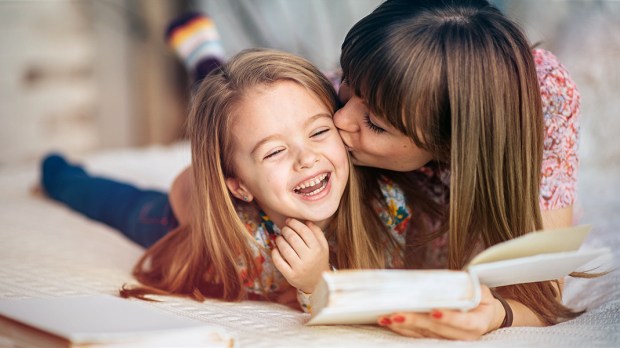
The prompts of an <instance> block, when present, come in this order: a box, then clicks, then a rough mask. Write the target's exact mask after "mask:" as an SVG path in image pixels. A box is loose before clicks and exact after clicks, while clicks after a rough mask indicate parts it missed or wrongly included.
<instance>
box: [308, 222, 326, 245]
mask: <svg viewBox="0 0 620 348" xmlns="http://www.w3.org/2000/svg"><path fill="white" fill-rule="evenodd" d="M306 226H308V228H309V229H310V231H312V233H313V234H314V238H315V239H316V240H317V241H318V243H319V245H320V246H321V247H322V248H324V249H329V243H327V238H325V233H323V230H322V229H321V228H320V227H319V226H317V225H315V224H314V223H312V222H311V221H308V222H307V223H306Z"/></svg>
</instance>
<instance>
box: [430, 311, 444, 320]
mask: <svg viewBox="0 0 620 348" xmlns="http://www.w3.org/2000/svg"><path fill="white" fill-rule="evenodd" d="M431 316H432V317H433V318H435V319H441V317H443V313H441V312H440V311H432V312H431Z"/></svg>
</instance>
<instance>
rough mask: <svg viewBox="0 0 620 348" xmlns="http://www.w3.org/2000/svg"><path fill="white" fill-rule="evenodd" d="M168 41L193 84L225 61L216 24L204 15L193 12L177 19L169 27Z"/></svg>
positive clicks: (167, 32)
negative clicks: (190, 76)
mask: <svg viewBox="0 0 620 348" xmlns="http://www.w3.org/2000/svg"><path fill="white" fill-rule="evenodd" d="M165 40H166V42H167V43H168V45H169V46H170V47H172V48H173V49H174V51H175V52H176V54H177V56H178V57H179V58H181V60H182V61H183V63H184V65H185V67H186V69H187V71H188V73H190V74H191V75H192V78H193V82H194V83H199V82H200V81H201V80H202V79H203V78H204V77H205V76H206V75H207V74H208V73H209V72H211V71H212V70H213V69H216V68H217V67H219V66H220V65H222V63H223V62H224V60H225V59H224V48H223V47H222V43H221V42H220V35H219V33H218V32H217V28H216V27H215V23H214V22H213V20H212V19H211V18H210V17H208V16H206V15H204V14H201V13H196V12H192V13H187V14H185V15H183V16H181V17H179V18H177V19H175V20H174V21H172V23H170V24H169V25H168V28H167V30H166V34H165Z"/></svg>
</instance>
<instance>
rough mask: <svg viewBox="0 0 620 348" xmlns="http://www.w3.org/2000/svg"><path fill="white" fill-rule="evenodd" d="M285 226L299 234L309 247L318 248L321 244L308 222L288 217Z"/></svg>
mask: <svg viewBox="0 0 620 348" xmlns="http://www.w3.org/2000/svg"><path fill="white" fill-rule="evenodd" d="M284 228H289V229H290V230H291V231H292V232H293V233H295V234H296V235H297V236H299V238H300V239H301V240H302V241H303V242H304V244H305V245H306V247H307V248H309V249H313V248H316V247H317V246H318V245H319V243H318V241H317V240H316V237H315V235H314V232H313V231H312V230H311V229H310V228H309V227H308V226H306V224H304V223H303V222H301V221H299V220H296V219H288V220H287V221H286V226H285V227H284ZM284 228H283V229H282V232H284ZM287 240H288V239H287Z"/></svg>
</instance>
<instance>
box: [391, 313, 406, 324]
mask: <svg viewBox="0 0 620 348" xmlns="http://www.w3.org/2000/svg"><path fill="white" fill-rule="evenodd" d="M392 320H394V322H395V323H404V322H405V317H403V316H402V315H395V316H393V317H392Z"/></svg>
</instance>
